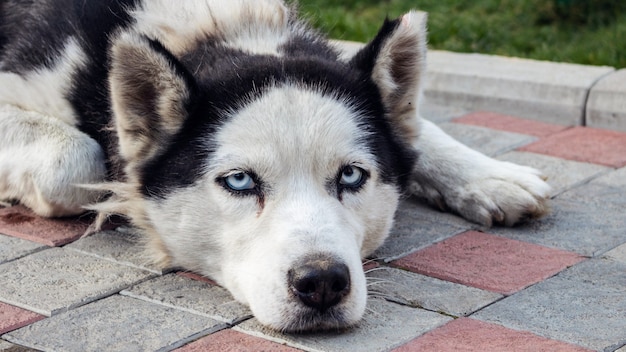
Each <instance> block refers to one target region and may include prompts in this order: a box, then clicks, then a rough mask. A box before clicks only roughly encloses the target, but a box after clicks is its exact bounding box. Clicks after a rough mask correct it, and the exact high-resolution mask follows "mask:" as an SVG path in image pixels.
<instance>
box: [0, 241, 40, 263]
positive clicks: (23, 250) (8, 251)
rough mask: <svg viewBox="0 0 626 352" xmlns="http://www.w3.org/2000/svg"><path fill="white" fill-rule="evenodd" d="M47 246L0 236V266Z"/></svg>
mask: <svg viewBox="0 0 626 352" xmlns="http://www.w3.org/2000/svg"><path fill="white" fill-rule="evenodd" d="M46 248H48V247H47V246H44V245H41V244H38V243H35V242H31V241H26V240H23V239H21V238H16V237H11V236H4V235H0V264H3V263H6V262H9V261H12V260H15V259H19V258H22V257H25V256H27V255H29V254H32V253H35V252H39V251H41V250H44V249H46Z"/></svg>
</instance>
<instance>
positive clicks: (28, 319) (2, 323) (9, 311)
mask: <svg viewBox="0 0 626 352" xmlns="http://www.w3.org/2000/svg"><path fill="white" fill-rule="evenodd" d="M43 318H45V317H44V316H43V315H40V314H37V313H34V312H30V311H27V310H25V309H21V308H18V307H15V306H12V305H9V304H6V303H2V302H0V335H2V334H4V333H5V332H8V331H12V330H15V329H19V328H21V327H24V326H26V325H28V324H32V323H34V322H37V321H39V320H41V319H43Z"/></svg>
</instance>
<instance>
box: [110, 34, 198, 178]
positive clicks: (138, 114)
mask: <svg viewBox="0 0 626 352" xmlns="http://www.w3.org/2000/svg"><path fill="white" fill-rule="evenodd" d="M110 54H111V67H110V75H109V88H110V93H111V101H112V107H113V114H114V122H115V130H116V132H117V135H118V138H119V151H120V155H121V156H122V158H123V159H124V160H125V161H126V163H127V165H128V166H130V167H138V166H141V165H142V164H144V163H146V162H147V161H149V160H150V159H151V158H152V157H154V156H155V155H158V153H159V152H160V151H161V150H162V148H164V146H167V145H168V142H169V141H170V140H171V139H172V137H173V136H174V135H176V134H177V133H178V132H179V131H180V129H181V128H182V126H183V123H184V121H185V118H186V117H187V116H188V114H189V112H190V109H191V102H192V101H193V98H192V97H193V95H194V94H195V91H196V88H195V82H194V80H193V77H192V76H191V74H189V72H188V71H187V70H186V69H185V68H184V67H183V66H182V65H181V64H180V62H179V61H178V60H177V59H176V58H175V57H174V56H173V55H172V54H171V53H170V52H169V51H167V50H166V49H165V48H164V47H163V46H162V45H161V44H160V43H158V42H156V41H153V40H150V39H148V38H146V37H144V36H141V35H137V34H129V33H125V34H121V35H120V36H119V37H117V38H115V39H114V43H113V45H112V48H111V53H110Z"/></svg>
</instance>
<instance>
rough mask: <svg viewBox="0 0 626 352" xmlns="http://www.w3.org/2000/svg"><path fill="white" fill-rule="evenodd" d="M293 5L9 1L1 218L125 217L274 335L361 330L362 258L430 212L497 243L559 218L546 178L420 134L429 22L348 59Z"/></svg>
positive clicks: (167, 259)
mask: <svg viewBox="0 0 626 352" xmlns="http://www.w3.org/2000/svg"><path fill="white" fill-rule="evenodd" d="M295 12H296V11H295V10H294V6H293V5H288V4H285V3H283V2H282V1H280V0H230V1H220V0H186V1H172V0H98V1H87V0H38V1H26V0H0V200H13V201H17V202H19V203H21V204H23V205H25V206H27V207H29V208H30V209H32V210H33V211H34V212H35V213H37V214H39V215H41V216H47V217H61V216H70V215H75V214H79V213H81V212H83V211H85V209H92V210H96V211H98V212H99V213H100V214H104V215H106V214H113V213H116V214H122V215H124V216H127V217H128V218H129V219H130V220H131V221H132V223H133V224H134V225H135V226H137V227H138V228H139V229H141V231H142V232H143V233H144V234H145V237H146V238H147V239H148V240H147V242H148V248H149V250H150V251H151V252H152V253H153V257H154V259H155V260H157V261H160V262H162V263H163V264H164V265H170V266H176V267H182V268H185V269H188V270H193V271H197V272H199V273H201V274H203V275H206V276H208V277H211V278H213V279H214V280H216V281H217V282H218V283H219V284H221V285H223V286H224V287H225V288H227V289H228V290H229V291H230V292H231V293H232V294H233V296H234V297H235V298H236V299H237V300H239V301H241V302H243V303H245V304H247V305H249V306H250V308H251V310H252V312H253V313H254V315H255V316H256V317H257V318H258V319H259V320H260V321H261V322H262V323H263V324H266V325H267V326H270V327H272V328H274V329H278V330H283V331H302V330H312V329H328V328H335V327H343V326H350V325H353V324H355V323H357V322H358V321H359V319H360V318H361V317H362V315H363V312H364V310H365V303H366V294H367V293H366V284H365V275H364V273H363V269H362V266H361V260H362V258H364V257H366V256H367V255H368V254H370V253H372V251H374V250H375V249H376V248H377V247H379V246H380V245H381V243H382V242H383V241H384V240H385V238H386V237H387V235H388V233H389V231H390V228H391V225H392V221H393V218H394V212H395V210H396V207H397V205H398V200H399V198H400V197H401V196H403V195H409V194H412V195H416V196H419V197H421V198H423V199H425V200H427V201H428V202H430V203H432V204H434V205H436V206H438V207H440V208H443V209H448V210H450V211H453V212H455V213H457V214H460V215H462V216H463V217H465V218H467V219H469V220H471V221H474V222H477V223H480V224H483V225H486V226H490V225H492V224H493V223H500V224H504V225H513V224H515V223H517V222H519V221H520V220H524V219H527V218H531V217H538V216H541V215H543V214H545V213H546V212H547V208H548V207H547V199H548V195H549V191H550V190H549V187H548V186H547V184H546V183H545V182H544V181H543V180H542V178H541V175H540V173H539V172H538V171H536V170H534V169H531V168H527V167H523V166H518V165H514V164H511V163H506V162H501V161H497V160H493V159H491V158H488V157H486V156H484V155H482V154H480V153H478V152H476V151H473V150H471V149H469V148H467V147H465V146H463V145H461V144H460V143H458V142H456V141H455V140H453V139H452V138H451V137H449V136H448V135H446V134H445V133H443V132H442V131H441V130H440V129H439V128H438V127H436V126H435V125H433V124H432V123H430V122H428V121H424V120H422V119H420V117H419V116H418V103H419V100H420V85H421V83H422V81H423V78H424V75H425V60H426V29H425V23H426V18H425V16H424V15H423V14H421V13H418V12H410V13H408V14H406V15H404V16H402V17H401V18H398V19H396V20H392V21H389V20H388V21H386V22H385V23H384V24H383V25H382V28H381V29H380V32H379V33H378V35H377V36H376V37H375V38H374V39H373V40H372V41H371V42H370V43H369V44H367V46H365V47H364V48H363V49H362V50H361V51H359V52H358V53H357V54H356V55H354V56H353V57H344V56H342V55H341V53H340V52H339V51H338V50H337V49H336V48H334V47H333V46H332V45H331V44H329V42H328V41H327V40H326V39H325V38H324V37H323V36H321V35H320V34H318V33H317V32H316V31H314V30H312V29H311V28H309V26H308V25H307V24H305V23H304V22H302V21H300V20H298V18H297V16H296V13H295Z"/></svg>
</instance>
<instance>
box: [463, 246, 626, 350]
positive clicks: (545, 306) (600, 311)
mask: <svg viewBox="0 0 626 352" xmlns="http://www.w3.org/2000/svg"><path fill="white" fill-rule="evenodd" d="M625 273H626V265H625V264H622V263H617V262H614V261H610V260H605V259H593V260H589V261H586V262H583V263H580V264H578V265H575V266H573V267H572V268H569V269H567V270H565V271H563V272H562V273H560V274H559V275H557V276H555V277H553V278H550V279H548V280H546V281H543V282H540V283H538V284H537V285H535V286H532V287H530V288H528V289H525V290H523V291H520V292H518V293H517V294H515V295H513V296H510V297H507V298H505V299H503V300H501V301H499V302H496V303H495V304H493V305H491V306H489V307H487V308H485V309H483V310H481V311H479V312H478V313H476V314H474V315H472V318H476V319H480V320H483V321H488V322H493V323H497V324H502V325H504V326H507V327H510V328H513V329H517V330H526V331H531V332H533V333H535V334H538V335H540V336H544V337H548V338H552V339H555V340H561V341H567V342H570V343H575V344H577V345H580V346H584V347H587V348H591V349H594V350H603V351H613V350H615V349H616V348H618V347H621V346H623V345H624V344H625V343H626V274H625Z"/></svg>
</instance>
